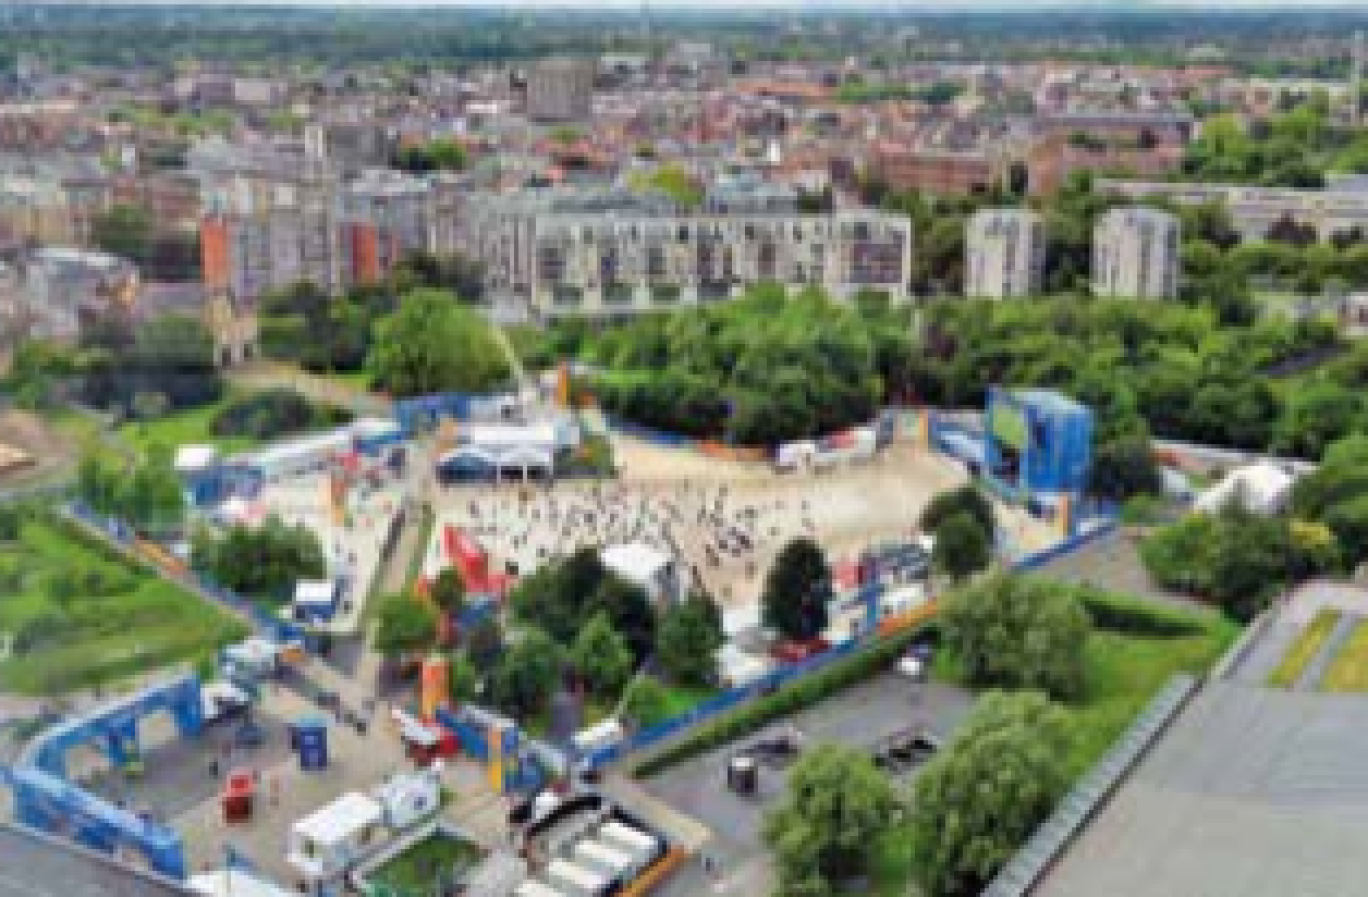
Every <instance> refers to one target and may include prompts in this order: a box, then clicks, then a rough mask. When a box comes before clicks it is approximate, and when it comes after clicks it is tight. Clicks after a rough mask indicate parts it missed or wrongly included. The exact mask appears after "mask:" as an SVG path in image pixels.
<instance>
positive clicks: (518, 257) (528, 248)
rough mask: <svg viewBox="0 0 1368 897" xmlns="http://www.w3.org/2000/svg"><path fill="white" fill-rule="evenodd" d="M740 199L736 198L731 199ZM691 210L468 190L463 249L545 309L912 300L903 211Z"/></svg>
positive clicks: (496, 284) (572, 311)
mask: <svg viewBox="0 0 1368 897" xmlns="http://www.w3.org/2000/svg"><path fill="white" fill-rule="evenodd" d="M728 202H729V205H730V207H736V206H737V205H738V204H739V199H738V198H737V197H735V196H732V197H730V199H729V201H728ZM718 207H719V205H717V204H711V203H709V202H705V204H704V207H703V210H702V211H700V212H698V213H685V212H681V211H679V210H677V209H675V208H673V207H672V206H671V205H670V204H669V203H668V202H666V201H663V200H661V199H660V198H655V197H640V196H635V197H634V196H631V195H627V194H604V195H599V196H596V197H593V196H578V197H574V198H573V199H571V198H566V197H554V196H550V197H548V196H542V197H528V196H522V197H517V196H515V197H499V196H488V197H483V198H480V199H479V200H475V199H472V201H471V203H470V207H469V214H467V215H465V216H463V217H464V218H465V223H466V228H465V235H466V237H468V238H469V240H470V242H468V243H467V244H466V245H465V246H463V247H462V248H463V251H465V253H466V254H467V255H468V256H469V257H471V258H474V259H476V260H478V261H480V262H481V263H482V264H483V266H484V270H485V276H486V290H487V292H488V293H489V294H490V295H491V296H513V297H517V298H521V299H524V300H526V301H527V303H528V304H529V306H530V309H531V311H532V312H533V313H535V314H536V315H538V316H539V317H542V318H559V317H568V316H580V315H584V316H591V317H622V316H628V315H631V314H636V313H640V312H645V311H652V310H664V309H669V308H674V307H678V306H682V305H696V304H701V303H706V302H715V301H722V300H726V299H730V298H733V297H736V296H739V295H740V294H741V293H743V292H744V290H745V289H746V288H747V287H748V286H751V285H754V284H757V283H763V282H776V283H781V284H784V285H786V286H788V287H790V288H795V289H799V288H802V287H806V286H812V287H818V288H821V289H823V290H825V291H826V292H827V293H828V294H829V295H831V296H833V297H836V298H838V299H849V298H851V297H852V296H854V295H855V294H856V293H858V292H860V291H861V290H864V289H868V290H878V291H882V292H885V293H887V294H888V295H889V296H890V297H891V298H893V299H894V300H895V301H905V300H906V299H907V298H908V292H907V284H908V280H909V279H910V276H911V256H912V233H911V224H910V222H909V220H908V219H907V218H906V216H901V215H890V214H885V213H881V212H877V211H864V210H859V211H837V212H834V213H830V214H801V213H798V212H796V211H793V210H792V209H789V208H782V209H778V210H770V211H745V212H724V211H713V210H711V209H715V208H718Z"/></svg>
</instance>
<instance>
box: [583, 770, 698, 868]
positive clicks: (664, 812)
mask: <svg viewBox="0 0 1368 897" xmlns="http://www.w3.org/2000/svg"><path fill="white" fill-rule="evenodd" d="M603 790H604V791H605V792H606V793H608V794H609V795H610V796H611V797H612V798H613V799H614V800H616V801H618V802H619V803H620V804H622V805H623V806H624V807H627V808H628V809H632V810H636V811H637V812H638V813H640V814H641V815H642V816H643V817H645V818H646V819H649V820H650V821H651V822H653V823H655V824H656V825H657V826H659V827H660V829H661V831H662V833H663V834H664V835H666V837H668V838H669V839H670V840H671V841H672V842H674V843H675V844H677V845H679V846H680V847H682V848H684V849H685V850H687V851H690V852H693V851H697V850H699V849H701V848H702V847H703V846H704V845H705V844H707V843H708V841H709V840H711V839H712V832H711V831H710V830H709V829H708V827H707V826H705V825H704V824H703V823H701V822H699V821H698V820H697V819H694V818H693V817H691V816H686V815H684V814H683V813H681V812H679V811H678V810H676V809H675V808H674V807H672V806H670V805H669V804H667V803H665V802H663V801H661V800H660V799H658V798H656V797H655V796H653V795H652V794H650V793H649V792H648V791H646V789H644V788H642V787H641V786H640V785H639V784H638V783H637V781H636V780H635V779H631V778H628V777H627V776H625V775H623V774H622V773H621V772H617V771H613V772H609V773H608V774H607V775H606V776H605V777H604V779H603Z"/></svg>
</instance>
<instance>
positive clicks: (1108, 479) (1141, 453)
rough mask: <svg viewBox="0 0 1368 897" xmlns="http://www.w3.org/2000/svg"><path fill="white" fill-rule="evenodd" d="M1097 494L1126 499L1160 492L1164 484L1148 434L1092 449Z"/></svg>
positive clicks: (1092, 482)
mask: <svg viewBox="0 0 1368 897" xmlns="http://www.w3.org/2000/svg"><path fill="white" fill-rule="evenodd" d="M1088 481H1089V486H1090V491H1091V492H1092V493H1093V494H1094V495H1100V496H1103V497H1105V498H1112V499H1116V500H1117V501H1125V500H1126V499H1128V498H1131V497H1132V496H1136V495H1158V494H1159V493H1160V492H1161V491H1162V490H1163V487H1164V481H1163V476H1162V474H1161V473H1160V471H1159V465H1158V463H1157V462H1156V461H1155V460H1154V452H1153V450H1152V449H1151V448H1150V440H1149V437H1148V436H1139V437H1122V438H1120V439H1114V440H1112V441H1110V442H1104V443H1102V444H1101V445H1099V446H1098V447H1097V450H1096V451H1095V452H1093V459H1092V467H1091V468H1090V469H1089V470H1088Z"/></svg>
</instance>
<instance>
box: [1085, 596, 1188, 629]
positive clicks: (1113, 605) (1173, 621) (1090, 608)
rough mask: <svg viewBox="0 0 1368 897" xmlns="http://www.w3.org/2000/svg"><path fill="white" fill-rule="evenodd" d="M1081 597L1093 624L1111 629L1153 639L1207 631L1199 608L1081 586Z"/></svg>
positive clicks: (1099, 627)
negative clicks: (1156, 602) (1164, 604)
mask: <svg viewBox="0 0 1368 897" xmlns="http://www.w3.org/2000/svg"><path fill="white" fill-rule="evenodd" d="M1078 597H1079V600H1080V601H1081V602H1082V604H1083V608H1084V609H1085V610H1086V611H1087V612H1088V616H1089V617H1091V618H1092V622H1093V625H1094V626H1096V627H1097V628H1098V629H1105V630H1107V631H1108V632H1118V633H1121V634H1122V635H1135V636H1141V637H1149V638H1183V637H1185V636H1189V635H1200V634H1201V633H1202V632H1204V631H1205V630H1206V626H1205V625H1203V621H1202V619H1201V618H1200V617H1199V616H1198V614H1197V612H1196V611H1191V610H1184V609H1181V608H1176V607H1175V608H1166V607H1156V606H1155V605H1154V604H1143V603H1141V602H1138V601H1134V600H1129V599H1126V598H1122V597H1119V596H1116V595H1110V594H1105V593H1102V592H1096V591H1093V590H1091V589H1080V590H1079V595H1078Z"/></svg>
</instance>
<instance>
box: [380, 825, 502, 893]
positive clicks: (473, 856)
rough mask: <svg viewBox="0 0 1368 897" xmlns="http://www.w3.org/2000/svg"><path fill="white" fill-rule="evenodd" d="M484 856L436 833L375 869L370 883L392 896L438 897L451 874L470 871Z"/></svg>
mask: <svg viewBox="0 0 1368 897" xmlns="http://www.w3.org/2000/svg"><path fill="white" fill-rule="evenodd" d="M483 855H484V852H483V851H482V850H480V848H479V847H477V846H475V845H474V844H471V843H470V842H469V841H463V840H460V839H458V838H453V837H451V836H450V835H445V834H441V833H435V834H433V835H432V836H430V837H428V838H424V839H423V840H421V841H419V842H418V843H417V844H414V845H413V846H412V847H410V848H408V849H407V850H405V851H403V852H402V853H400V854H399V855H398V856H396V857H394V859H392V860H390V861H389V862H387V863H385V865H383V866H381V867H380V868H379V869H376V870H375V872H374V873H372V874H371V875H370V876H369V880H370V883H371V884H372V885H380V886H382V887H384V888H387V889H388V890H389V891H390V892H392V893H395V894H436V893H441V888H439V887H438V882H450V881H451V880H452V874H453V873H457V874H459V873H460V872H462V871H464V870H466V869H469V868H470V867H472V866H474V865H475V864H476V863H477V862H479V860H480V857H481V856H483Z"/></svg>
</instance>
